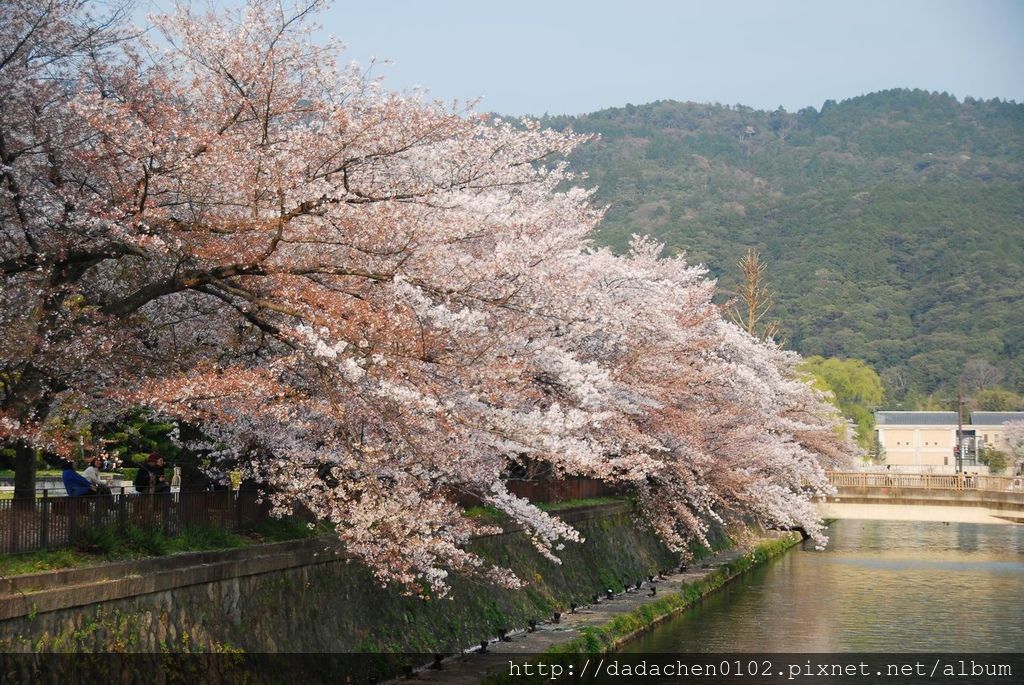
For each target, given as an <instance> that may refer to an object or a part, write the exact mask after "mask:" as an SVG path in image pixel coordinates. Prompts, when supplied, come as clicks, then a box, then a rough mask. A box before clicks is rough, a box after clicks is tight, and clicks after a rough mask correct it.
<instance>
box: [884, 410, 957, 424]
mask: <svg viewBox="0 0 1024 685" xmlns="http://www.w3.org/2000/svg"><path fill="white" fill-rule="evenodd" d="M875 423H876V424H877V425H879V426H955V425H956V412H955V411H878V412H875Z"/></svg>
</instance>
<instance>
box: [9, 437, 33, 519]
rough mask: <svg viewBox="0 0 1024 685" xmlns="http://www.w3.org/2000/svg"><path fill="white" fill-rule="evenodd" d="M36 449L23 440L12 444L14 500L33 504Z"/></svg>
mask: <svg viewBox="0 0 1024 685" xmlns="http://www.w3.org/2000/svg"><path fill="white" fill-rule="evenodd" d="M35 498H36V451H35V450H34V449H33V448H32V446H31V445H29V444H28V443H26V442H25V441H23V440H19V441H18V442H16V443H15V444H14V501H15V503H17V502H19V501H21V502H29V503H31V504H33V505H34V504H35Z"/></svg>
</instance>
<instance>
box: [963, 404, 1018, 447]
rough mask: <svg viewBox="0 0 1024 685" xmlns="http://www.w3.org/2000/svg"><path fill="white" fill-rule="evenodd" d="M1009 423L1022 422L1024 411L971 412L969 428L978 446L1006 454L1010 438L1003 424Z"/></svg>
mask: <svg viewBox="0 0 1024 685" xmlns="http://www.w3.org/2000/svg"><path fill="white" fill-rule="evenodd" d="M1010 421H1024V411H972V412H971V426H970V427H971V428H972V429H973V430H974V435H975V440H977V442H978V446H979V447H982V446H984V447H992V448H993V449H997V450H1000V451H1002V452H1008V451H1009V450H1010V438H1009V437H1008V436H1007V435H1006V426H1005V425H1004V424H1006V423H1008V422H1010Z"/></svg>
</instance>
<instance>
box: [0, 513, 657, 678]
mask: <svg viewBox="0 0 1024 685" xmlns="http://www.w3.org/2000/svg"><path fill="white" fill-rule="evenodd" d="M586 515H588V516H590V518H585V519H583V520H577V521H576V522H575V523H574V525H575V526H576V527H577V528H578V529H579V530H580V532H581V533H582V534H583V536H584V537H585V539H586V541H585V543H583V544H569V545H567V547H566V549H565V550H563V552H562V553H561V558H562V561H563V563H561V564H556V563H553V562H551V561H549V560H547V559H545V558H544V557H543V556H541V555H540V554H539V553H537V551H536V550H535V549H534V548H533V546H532V544H531V543H530V541H529V539H528V537H527V536H526V535H525V534H524V533H521V532H516V533H507V534H504V535H498V536H492V537H487V538H481V539H478V540H476V541H474V543H473V548H474V551H476V552H478V553H479V554H481V555H482V556H484V557H485V558H486V559H488V560H490V561H493V562H494V563H497V564H501V565H504V566H508V567H510V568H512V569H513V570H514V571H515V572H516V574H517V576H518V577H519V578H520V579H521V580H522V581H523V582H524V586H523V588H521V589H519V590H514V591H513V590H507V589H502V588H498V587H494V586H492V585H489V584H487V583H484V582H482V581H479V580H474V579H470V578H464V577H455V578H453V581H452V593H451V597H449V598H444V599H431V600H423V599H420V598H417V597H413V596H408V595H405V594H403V593H402V592H401V591H400V589H399V588H393V587H389V588H381V587H380V586H379V584H378V583H377V582H376V581H375V580H374V579H373V577H372V575H371V574H370V572H369V571H368V570H367V569H366V568H364V567H362V566H361V565H359V564H356V563H350V562H347V561H345V560H343V559H340V558H339V559H336V560H331V561H328V562H325V563H317V564H313V565H308V566H303V567H298V568H291V569H287V570H283V571H276V572H272V573H263V574H259V575H250V576H243V577H236V578H230V579H227V580H221V581H217V582H213V583H206V584H201V585H192V586H187V587H183V588H178V589H176V590H173V591H164V592H154V593H149V594H144V595H137V596H133V597H130V598H126V599H121V600H116V601H110V602H104V603H97V604H93V605H89V606H86V607H79V608H77V609H65V610H61V611H54V612H49V613H39V614H36V613H32V614H29V615H28V616H24V617H21V618H17V619H11V620H7V621H3V622H0V651H4V652H22V653H28V652H35V653H39V652H43V653H46V652H72V653H76V654H82V653H96V652H112V653H153V652H160V653H164V654H166V653H175V652H180V653H197V654H205V653H216V654H225V653H228V654H230V653H234V652H245V653H253V652H257V653H259V652H275V653H279V652H304V653H310V652H333V653H346V652H362V653H367V652H368V653H373V654H378V655H380V659H379V664H377V665H375V666H374V670H375V671H377V672H379V673H384V672H386V671H387V672H394V669H395V667H396V666H397V667H399V668H400V664H399V660H402V659H407V657H400V656H397V655H398V654H401V653H405V654H409V653H418V654H433V653H449V652H455V651H458V650H460V649H462V648H464V647H466V646H468V645H471V644H475V643H477V642H479V641H480V640H481V639H483V638H487V637H493V636H494V635H496V634H497V631H498V630H499V629H500V628H508V629H511V628H514V627H522V626H525V625H526V623H527V621H528V620H530V619H542V618H544V617H547V616H550V614H551V612H552V611H554V610H556V609H563V608H567V607H568V605H569V603H571V602H576V603H578V604H584V603H586V602H588V601H589V600H590V597H591V595H592V594H594V593H598V592H601V591H602V590H603V588H606V587H612V588H613V589H615V590H617V591H618V590H620V589H621V588H622V587H623V585H624V584H625V583H627V582H633V581H635V580H636V579H637V578H639V577H642V576H646V575H648V574H652V573H657V572H658V571H659V570H661V569H665V568H669V567H672V566H673V565H674V564H675V563H676V558H675V556H674V555H673V554H671V553H670V552H669V551H668V550H667V549H666V548H665V547H664V545H662V544H661V542H660V541H659V540H658V539H657V537H656V536H655V535H654V533H653V532H652V531H650V530H648V529H646V528H644V527H643V526H641V525H639V524H638V523H637V522H636V520H635V517H634V513H633V511H632V509H631V506H630V505H629V504H628V503H619V504H615V505H605V506H601V507H596V508H593V509H591V510H589V511H588V512H586ZM83 592H88V590H87V589H86V588H83ZM324 663H325V667H328V660H325V662H324ZM363 663H364V664H365V663H366V660H365V659H364V660H363ZM192 666H193V667H194V664H192ZM292 675H294V674H292Z"/></svg>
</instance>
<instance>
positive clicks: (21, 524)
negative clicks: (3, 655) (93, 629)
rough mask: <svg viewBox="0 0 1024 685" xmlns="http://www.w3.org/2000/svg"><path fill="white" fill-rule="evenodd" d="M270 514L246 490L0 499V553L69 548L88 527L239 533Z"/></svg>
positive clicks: (171, 533) (122, 530) (46, 494)
mask: <svg viewBox="0 0 1024 685" xmlns="http://www.w3.org/2000/svg"><path fill="white" fill-rule="evenodd" d="M267 518H269V505H268V504H267V503H266V502H261V501H258V493H256V492H254V491H249V490H243V491H233V490H219V491H200V492H174V493H171V492H167V493H157V494H137V493H130V494H129V493H128V492H126V491H125V488H121V489H120V491H115V492H114V493H111V494H101V495H89V496H85V497H51V496H49V492H48V491H45V490H44V491H43V492H42V496H41V497H36V498H24V499H7V500H0V554H13V553H18V552H31V551H36V550H44V549H60V548H64V547H71V546H73V545H75V544H76V543H78V542H79V541H81V540H82V539H83V536H84V535H86V534H87V531H89V530H90V529H92V530H100V529H104V528H110V529H112V530H114V531H115V532H117V533H118V534H121V535H123V534H125V533H127V531H128V529H129V528H132V527H136V528H141V529H145V530H151V531H155V530H159V531H160V532H162V533H163V534H164V535H165V536H167V537H173V536H177V535H180V534H181V533H182V531H183V530H185V529H187V528H190V527H200V526H205V527H216V528H220V529H222V530H227V531H234V532H242V531H244V530H246V529H248V528H249V527H251V526H252V525H253V524H255V523H258V522H260V521H263V520H265V519H267Z"/></svg>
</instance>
